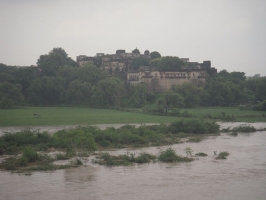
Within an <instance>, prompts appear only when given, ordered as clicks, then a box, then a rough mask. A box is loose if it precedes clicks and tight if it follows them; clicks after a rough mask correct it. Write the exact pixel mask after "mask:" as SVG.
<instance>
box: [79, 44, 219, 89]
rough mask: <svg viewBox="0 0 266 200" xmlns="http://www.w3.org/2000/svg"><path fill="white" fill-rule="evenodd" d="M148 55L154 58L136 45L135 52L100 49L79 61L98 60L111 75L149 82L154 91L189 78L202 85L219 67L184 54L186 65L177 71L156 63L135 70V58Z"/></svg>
mask: <svg viewBox="0 0 266 200" xmlns="http://www.w3.org/2000/svg"><path fill="white" fill-rule="evenodd" d="M138 57H144V58H146V59H147V60H151V56H150V52H149V51H148V50H146V51H145V52H144V53H143V54H141V53H140V51H139V50H138V49H137V48H136V49H134V50H133V51H132V52H131V53H126V51H125V50H117V51H116V53H115V54H111V55H108V54H107V55H106V54H104V53H97V54H96V56H95V57H87V56H85V55H80V56H77V62H78V64H79V65H80V66H81V65H84V64H86V63H91V64H95V65H96V66H98V67H100V68H101V69H102V70H104V71H107V72H108V73H109V74H110V75H113V74H116V73H117V74H122V75H123V76H120V77H124V78H125V79H126V80H127V82H128V83H130V84H140V83H142V84H145V85H146V86H147V87H148V88H149V89H151V90H153V91H165V90H168V89H170V88H171V86H172V85H182V84H184V83H186V82H192V83H194V84H195V85H197V86H199V87H201V86H203V85H204V84H205V82H206V78H207V77H208V76H215V75H216V73H217V69H215V68H213V67H211V61H203V63H198V62H189V58H181V60H182V61H183V62H185V64H186V67H185V68H183V69H180V70H177V71H173V72H168V71H167V72H166V71H165V72H163V71H158V70H156V69H154V68H153V67H152V66H142V67H140V68H139V70H133V67H132V66H131V63H132V61H133V60H134V59H135V58H138Z"/></svg>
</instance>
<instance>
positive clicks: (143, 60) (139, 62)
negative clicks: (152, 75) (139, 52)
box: [131, 57, 149, 70]
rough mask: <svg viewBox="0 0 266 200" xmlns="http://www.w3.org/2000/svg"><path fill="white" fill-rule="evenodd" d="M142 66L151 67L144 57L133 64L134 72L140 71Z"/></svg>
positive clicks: (135, 60) (136, 59)
mask: <svg viewBox="0 0 266 200" xmlns="http://www.w3.org/2000/svg"><path fill="white" fill-rule="evenodd" d="M140 66H149V60H148V59H147V58H144V57H138V58H135V59H134V60H133V61H132V63H131V69H133V70H138V69H139V67H140Z"/></svg>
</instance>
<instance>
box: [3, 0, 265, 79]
mask: <svg viewBox="0 0 266 200" xmlns="http://www.w3.org/2000/svg"><path fill="white" fill-rule="evenodd" d="M54 47H62V48H63V49H64V50H65V51H66V52H67V53H68V55H69V56H70V57H71V58H72V59H74V60H76V56H78V55H87V56H94V55H96V53H106V54H114V53H115V51H116V50H117V49H125V50H126V52H131V51H132V50H133V49H135V48H136V47H137V48H138V49H139V50H140V51H141V53H143V52H144V51H145V50H146V49H147V50H149V51H150V52H152V51H158V52H160V53H161V55H162V56H178V57H180V58H189V59H190V61H193V62H202V61H204V60H210V61H211V62H212V66H213V67H216V68H217V69H218V71H220V70H222V69H226V70H227V71H229V72H232V71H243V72H245V73H246V74H247V75H248V76H250V75H254V74H258V73H259V74H261V75H263V76H266V0H151V1H150V0H86V1H85V0H45V1H41V0H40V1H39V0H0V63H4V64H7V65H22V66H23V65H35V64H36V62H37V60H38V58H39V56H40V55H43V54H47V53H49V51H51V50H52V49H53V48H54Z"/></svg>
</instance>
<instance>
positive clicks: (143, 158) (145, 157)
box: [134, 152, 156, 163]
mask: <svg viewBox="0 0 266 200" xmlns="http://www.w3.org/2000/svg"><path fill="white" fill-rule="evenodd" d="M155 159H156V156H154V155H152V154H149V153H145V152H143V153H141V154H140V155H139V156H138V157H136V158H135V160H134V162H136V163H149V162H151V161H152V160H153V161H154V160H155Z"/></svg>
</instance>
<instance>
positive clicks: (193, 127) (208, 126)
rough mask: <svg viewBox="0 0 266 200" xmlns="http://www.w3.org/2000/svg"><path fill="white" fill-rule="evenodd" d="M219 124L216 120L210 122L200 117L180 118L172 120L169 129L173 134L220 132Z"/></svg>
mask: <svg viewBox="0 0 266 200" xmlns="http://www.w3.org/2000/svg"><path fill="white" fill-rule="evenodd" d="M219 127H220V126H219V125H218V124H216V122H208V121H204V120H199V119H191V120H179V121H175V122H172V123H171V124H170V125H169V126H168V129H167V131H168V132H170V133H172V134H178V133H180V132H183V133H194V134H207V133H219V131H220V129H219Z"/></svg>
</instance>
